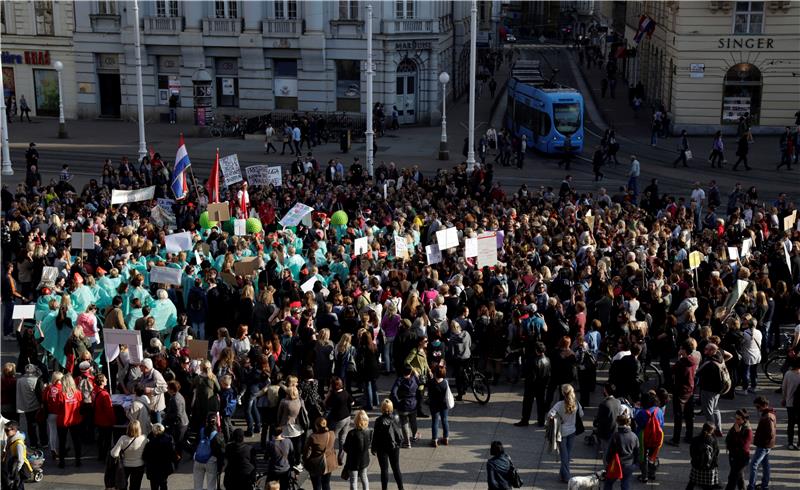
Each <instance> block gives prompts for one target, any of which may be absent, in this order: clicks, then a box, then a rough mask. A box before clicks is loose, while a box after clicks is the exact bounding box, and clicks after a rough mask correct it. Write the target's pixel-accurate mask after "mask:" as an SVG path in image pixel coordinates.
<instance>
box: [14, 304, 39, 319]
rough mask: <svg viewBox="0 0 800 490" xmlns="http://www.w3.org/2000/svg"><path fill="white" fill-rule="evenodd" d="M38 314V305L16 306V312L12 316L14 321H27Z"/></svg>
mask: <svg viewBox="0 0 800 490" xmlns="http://www.w3.org/2000/svg"><path fill="white" fill-rule="evenodd" d="M35 313H36V305H14V312H13V313H12V314H11V319H12V320H27V319H28V318H33V315H34V314H35Z"/></svg>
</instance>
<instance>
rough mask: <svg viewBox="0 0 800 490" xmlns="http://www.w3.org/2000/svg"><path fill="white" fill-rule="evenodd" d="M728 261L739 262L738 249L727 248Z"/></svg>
mask: <svg viewBox="0 0 800 490" xmlns="http://www.w3.org/2000/svg"><path fill="white" fill-rule="evenodd" d="M728 260H729V261H731V262H736V261H737V260H739V249H738V248H736V247H728Z"/></svg>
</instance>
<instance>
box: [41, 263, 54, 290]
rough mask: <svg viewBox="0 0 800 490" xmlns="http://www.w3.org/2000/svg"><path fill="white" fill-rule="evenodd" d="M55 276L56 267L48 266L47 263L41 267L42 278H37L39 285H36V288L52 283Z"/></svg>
mask: <svg viewBox="0 0 800 490" xmlns="http://www.w3.org/2000/svg"><path fill="white" fill-rule="evenodd" d="M57 277H58V267H50V266H49V265H46V266H44V267H42V278H41V279H40V280H39V285H38V286H36V289H41V288H42V287H43V286H46V285H48V284H52V283H54V282H55V280H56V278H57Z"/></svg>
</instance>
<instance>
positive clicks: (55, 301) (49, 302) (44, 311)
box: [33, 288, 61, 322]
mask: <svg viewBox="0 0 800 490" xmlns="http://www.w3.org/2000/svg"><path fill="white" fill-rule="evenodd" d="M42 293H43V294H42V296H39V299H37V300H36V308H35V309H34V313H33V319H34V320H36V321H37V322H40V321H42V320H44V317H46V316H47V315H49V314H50V313H51V312H53V311H55V310H57V309H58V305H59V303H60V302H61V296H59V295H57V294H53V293H51V292H50V288H43V289H42Z"/></svg>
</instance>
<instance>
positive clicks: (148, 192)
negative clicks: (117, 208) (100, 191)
mask: <svg viewBox="0 0 800 490" xmlns="http://www.w3.org/2000/svg"><path fill="white" fill-rule="evenodd" d="M155 192H156V186H154V185H151V186H150V187H145V188H144V189H135V190H132V191H121V190H117V189H113V190H112V191H111V204H112V205H113V204H125V203H127V202H139V201H147V200H150V199H152V198H153V195H154V194H155Z"/></svg>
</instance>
